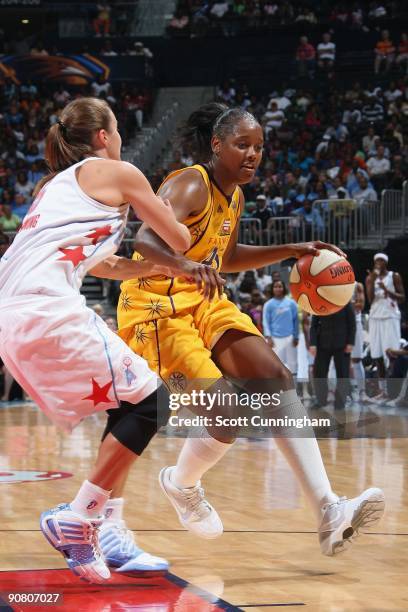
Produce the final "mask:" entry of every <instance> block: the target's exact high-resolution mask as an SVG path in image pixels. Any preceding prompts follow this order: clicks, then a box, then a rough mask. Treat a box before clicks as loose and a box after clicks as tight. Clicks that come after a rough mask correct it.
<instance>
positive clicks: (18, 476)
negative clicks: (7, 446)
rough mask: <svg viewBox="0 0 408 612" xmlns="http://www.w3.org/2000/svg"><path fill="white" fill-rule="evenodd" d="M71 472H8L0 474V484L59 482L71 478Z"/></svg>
mask: <svg viewBox="0 0 408 612" xmlns="http://www.w3.org/2000/svg"><path fill="white" fill-rule="evenodd" d="M71 476H72V474H70V473H69V472H44V471H38V470H7V471H4V472H0V484H16V483H19V482H39V481H41V480H58V479H59V478H71Z"/></svg>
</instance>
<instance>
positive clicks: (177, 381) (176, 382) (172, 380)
mask: <svg viewBox="0 0 408 612" xmlns="http://www.w3.org/2000/svg"><path fill="white" fill-rule="evenodd" d="M168 384H169V387H170V389H171V390H172V391H174V392H175V393H180V392H181V391H184V389H185V388H186V387H187V378H186V377H185V376H184V374H183V373H182V372H173V373H172V374H170V376H169V380H168Z"/></svg>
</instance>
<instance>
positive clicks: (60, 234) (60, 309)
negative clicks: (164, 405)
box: [0, 158, 157, 429]
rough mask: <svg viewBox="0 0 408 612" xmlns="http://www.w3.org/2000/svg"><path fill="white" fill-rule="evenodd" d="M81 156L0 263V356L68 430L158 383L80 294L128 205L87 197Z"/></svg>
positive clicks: (112, 243)
mask: <svg viewBox="0 0 408 612" xmlns="http://www.w3.org/2000/svg"><path fill="white" fill-rule="evenodd" d="M90 159H93V158H90ZM86 161H87V160H86ZM81 163H85V162H80V163H79V164H75V165H74V166H71V168H68V169H67V170H65V171H63V172H61V173H60V174H58V175H57V176H56V177H55V178H53V179H52V180H51V181H50V182H49V183H48V184H47V185H46V186H45V188H44V189H43V190H42V191H41V192H40V194H39V195H38V197H37V199H36V201H35V202H34V204H33V206H32V207H31V209H30V211H29V213H28V214H27V216H26V217H25V219H24V221H23V225H22V228H21V230H20V232H19V233H18V235H17V236H16V238H15V240H14V242H13V244H12V246H11V247H10V248H9V249H8V250H7V251H6V253H5V255H4V257H3V258H2V260H1V263H0V298H1V299H0V354H1V357H2V359H3V361H4V364H5V366H6V368H7V369H8V370H9V371H10V372H11V374H12V375H13V377H14V378H15V379H16V380H17V382H18V383H19V384H20V385H21V386H22V387H23V389H25V391H26V392H27V393H28V395H29V396H30V397H31V398H32V399H33V400H35V402H36V403H37V404H38V405H39V406H40V408H41V409H42V410H43V411H44V412H45V413H46V414H47V415H48V416H49V417H50V418H51V419H52V420H53V421H54V422H55V423H57V424H58V425H59V426H61V427H63V428H64V429H71V428H72V427H73V426H74V425H76V424H77V423H78V422H79V421H81V419H83V418H84V417H86V416H87V415H89V414H92V413H94V412H97V411H99V410H107V409H109V408H117V407H118V406H119V403H120V401H121V400H124V401H128V402H131V403H133V404H137V403H138V402H140V401H141V400H143V399H144V398H145V397H147V396H148V395H150V394H151V393H153V392H154V391H155V390H156V389H157V377H156V375H155V374H153V372H152V371H151V370H149V368H148V366H147V363H146V361H145V360H144V359H142V358H141V357H139V356H138V355H135V354H134V353H133V352H132V351H131V350H130V348H129V347H128V346H127V345H126V344H125V342H124V341H123V340H122V339H121V338H119V336H118V335H117V334H115V333H114V332H113V331H112V330H111V329H109V327H108V326H107V325H106V323H105V321H103V320H102V318H101V317H99V316H98V315H97V314H96V313H95V312H94V311H93V310H91V309H90V308H88V307H87V306H86V303H85V298H84V297H83V296H82V295H80V293H79V289H80V286H81V283H82V279H83V277H84V275H85V274H86V272H87V270H89V269H90V268H92V267H94V266H95V265H96V264H98V263H99V262H100V261H102V260H103V259H106V258H107V257H109V256H110V255H111V254H113V253H114V252H115V251H116V250H117V248H118V246H119V244H120V240H121V238H122V234H123V232H124V227H125V223H126V216H127V210H128V206H127V205H124V206H121V207H120V208H113V207H110V206H105V205H104V204H101V203H99V202H97V201H95V200H93V199H92V198H90V197H88V196H87V195H86V193H84V192H83V191H82V190H81V188H80V187H79V185H78V182H77V179H76V175H75V170H76V168H78V167H79V166H80V165H81ZM101 163H103V162H101Z"/></svg>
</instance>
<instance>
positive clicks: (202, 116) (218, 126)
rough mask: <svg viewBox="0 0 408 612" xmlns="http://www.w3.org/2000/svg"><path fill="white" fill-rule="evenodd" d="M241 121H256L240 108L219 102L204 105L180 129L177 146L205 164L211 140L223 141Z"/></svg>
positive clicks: (208, 157) (210, 151)
mask: <svg viewBox="0 0 408 612" xmlns="http://www.w3.org/2000/svg"><path fill="white" fill-rule="evenodd" d="M241 119H250V120H251V121H255V122H256V119H255V117H254V116H253V115H251V113H249V112H248V111H246V110H243V109H242V108H228V106H226V105H225V104H221V103H220V102H210V103H209V104H204V105H203V106H200V108H199V109H198V110H196V111H194V112H193V113H192V114H191V115H190V116H189V118H188V119H187V121H186V122H185V123H184V125H183V126H182V127H181V129H180V137H179V145H180V146H181V148H182V149H183V150H184V151H186V152H187V153H189V154H190V155H191V156H192V157H193V159H194V160H195V161H197V162H207V161H209V160H210V158H211V155H212V149H211V139H212V137H213V136H218V137H219V138H220V139H221V140H224V138H225V137H226V136H228V134H233V133H234V130H235V127H236V125H237V123H238V122H239V121H240V120H241Z"/></svg>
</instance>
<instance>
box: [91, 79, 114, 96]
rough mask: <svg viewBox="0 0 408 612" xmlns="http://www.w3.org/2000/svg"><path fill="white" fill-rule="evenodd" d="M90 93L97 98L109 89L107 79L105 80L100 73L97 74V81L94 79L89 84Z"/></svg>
mask: <svg viewBox="0 0 408 612" xmlns="http://www.w3.org/2000/svg"><path fill="white" fill-rule="evenodd" d="M91 89H92V93H93V95H94V96H95V97H96V98H99V95H100V94H101V93H102V92H103V93H105V94H106V95H108V93H109V90H110V85H109V83H108V81H105V79H104V77H103V76H102V75H100V76H99V78H98V80H97V81H94V82H93V83H92V84H91Z"/></svg>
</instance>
